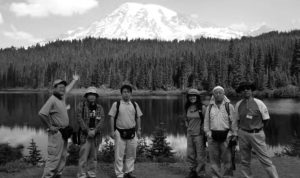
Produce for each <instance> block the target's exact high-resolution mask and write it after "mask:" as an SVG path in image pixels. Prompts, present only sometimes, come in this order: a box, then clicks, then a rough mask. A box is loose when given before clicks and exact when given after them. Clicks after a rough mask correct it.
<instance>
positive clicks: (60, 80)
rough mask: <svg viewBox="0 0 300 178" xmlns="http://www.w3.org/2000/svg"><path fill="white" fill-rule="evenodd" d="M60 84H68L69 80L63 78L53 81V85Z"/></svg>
mask: <svg viewBox="0 0 300 178" xmlns="http://www.w3.org/2000/svg"><path fill="white" fill-rule="evenodd" d="M59 84H63V85H65V86H67V82H66V81H65V80H62V79H57V80H55V81H54V82H53V87H56V86H57V85H59Z"/></svg>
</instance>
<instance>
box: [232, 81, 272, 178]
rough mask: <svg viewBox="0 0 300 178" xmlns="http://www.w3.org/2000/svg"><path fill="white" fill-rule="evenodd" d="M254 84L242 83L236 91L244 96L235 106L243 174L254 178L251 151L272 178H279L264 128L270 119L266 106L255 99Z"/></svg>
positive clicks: (247, 177)
mask: <svg viewBox="0 0 300 178" xmlns="http://www.w3.org/2000/svg"><path fill="white" fill-rule="evenodd" d="M254 90H255V86H254V84H251V83H248V82H242V83H241V84H240V85H239V87H238V88H237V89H236V91H237V92H238V93H241V94H242V95H243V99H242V100H240V101H239V102H237V104H236V106H235V115H234V116H235V118H236V120H237V121H238V126H239V132H238V135H239V146H240V152H241V161H242V174H243V177H245V178H252V173H251V169H250V164H251V151H252V149H253V150H254V151H255V153H256V155H257V158H258V160H259V161H260V162H261V164H262V165H263V167H264V168H265V170H266V172H267V173H268V175H269V177H270V178H278V174H277V171H276V168H275V166H274V165H273V163H272V161H271V159H270V156H269V155H268V151H267V146H266V142H265V140H266V136H265V133H264V130H263V127H264V126H266V124H267V122H268V121H269V119H270V116H269V112H268V109H267V107H266V105H265V104H264V103H263V102H262V101H261V100H259V99H256V98H254V97H253V94H252V92H253V91H254Z"/></svg>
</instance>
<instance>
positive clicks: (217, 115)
mask: <svg viewBox="0 0 300 178" xmlns="http://www.w3.org/2000/svg"><path fill="white" fill-rule="evenodd" d="M229 102H230V100H229V99H228V98H227V97H226V96H225V97H224V100H223V102H222V103H221V105H220V107H218V106H217V104H216V102H215V99H214V97H212V99H211V101H210V105H211V110H210V111H209V108H210V106H208V107H207V109H206V112H205V118H204V131H205V132H206V133H208V132H211V130H227V129H229V135H237V122H236V120H235V117H234V116H233V115H234V107H233V105H232V104H229V111H230V116H228V113H227V111H226V106H225V103H229Z"/></svg>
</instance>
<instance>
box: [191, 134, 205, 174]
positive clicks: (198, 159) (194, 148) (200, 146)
mask: <svg viewBox="0 0 300 178" xmlns="http://www.w3.org/2000/svg"><path fill="white" fill-rule="evenodd" d="M205 158H206V157H205V147H204V143H203V135H190V134H188V135H187V162H188V165H189V168H190V170H191V171H195V172H196V173H197V175H198V176H200V175H203V174H205Z"/></svg>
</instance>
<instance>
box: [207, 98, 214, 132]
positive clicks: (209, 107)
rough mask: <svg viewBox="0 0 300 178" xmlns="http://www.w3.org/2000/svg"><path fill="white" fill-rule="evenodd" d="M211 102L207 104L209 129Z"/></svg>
mask: <svg viewBox="0 0 300 178" xmlns="http://www.w3.org/2000/svg"><path fill="white" fill-rule="evenodd" d="M212 106H213V104H209V106H208V119H209V120H208V129H209V130H210V119H211V118H210V111H211V108H212Z"/></svg>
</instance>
